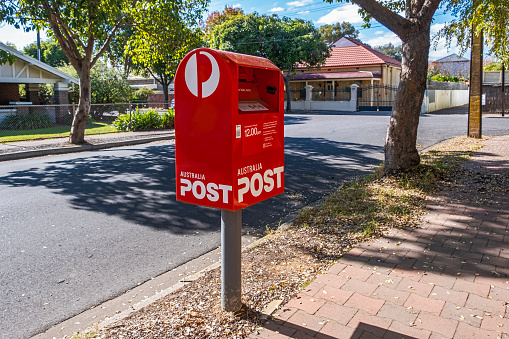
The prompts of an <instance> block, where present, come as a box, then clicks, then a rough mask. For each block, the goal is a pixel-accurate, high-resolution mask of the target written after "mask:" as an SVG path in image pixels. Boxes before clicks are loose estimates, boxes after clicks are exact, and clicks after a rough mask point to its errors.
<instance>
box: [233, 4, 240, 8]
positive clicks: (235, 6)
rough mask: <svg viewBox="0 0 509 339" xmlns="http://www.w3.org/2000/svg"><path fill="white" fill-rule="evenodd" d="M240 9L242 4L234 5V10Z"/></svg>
mask: <svg viewBox="0 0 509 339" xmlns="http://www.w3.org/2000/svg"><path fill="white" fill-rule="evenodd" d="M240 7H242V5H241V4H236V5H232V8H240Z"/></svg>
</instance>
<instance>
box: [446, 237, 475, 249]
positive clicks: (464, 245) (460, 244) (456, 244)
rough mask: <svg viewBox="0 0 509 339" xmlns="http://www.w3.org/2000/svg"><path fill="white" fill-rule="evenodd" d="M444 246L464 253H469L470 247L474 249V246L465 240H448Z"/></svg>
mask: <svg viewBox="0 0 509 339" xmlns="http://www.w3.org/2000/svg"><path fill="white" fill-rule="evenodd" d="M444 246H446V247H452V248H455V249H460V250H462V251H469V250H470V247H472V244H471V243H470V242H468V241H465V240H460V241H456V240H452V239H446V240H445V241H444Z"/></svg>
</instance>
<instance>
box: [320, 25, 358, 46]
mask: <svg viewBox="0 0 509 339" xmlns="http://www.w3.org/2000/svg"><path fill="white" fill-rule="evenodd" d="M320 34H322V35H323V37H324V39H325V41H326V42H327V43H329V44H331V43H333V42H336V41H337V40H339V38H341V37H344V36H347V37H350V38H354V39H357V37H358V36H359V31H358V30H356V29H355V27H354V25H352V24H351V23H349V22H346V21H343V22H342V23H339V22H338V23H336V24H334V25H328V24H325V25H323V26H321V27H320Z"/></svg>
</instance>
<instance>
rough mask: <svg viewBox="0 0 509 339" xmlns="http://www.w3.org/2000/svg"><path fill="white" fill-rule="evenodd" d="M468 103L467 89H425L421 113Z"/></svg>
mask: <svg viewBox="0 0 509 339" xmlns="http://www.w3.org/2000/svg"><path fill="white" fill-rule="evenodd" d="M466 104H468V90H426V92H425V94H424V100H423V103H422V108H421V113H431V112H435V111H438V110H441V109H445V108H451V107H457V106H463V105H466Z"/></svg>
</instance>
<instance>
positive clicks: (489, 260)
mask: <svg viewBox="0 0 509 339" xmlns="http://www.w3.org/2000/svg"><path fill="white" fill-rule="evenodd" d="M481 262H482V263H483V264H489V265H495V266H501V267H507V259H506V258H500V257H492V256H488V255H485V256H483V258H482V261H481Z"/></svg>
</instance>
